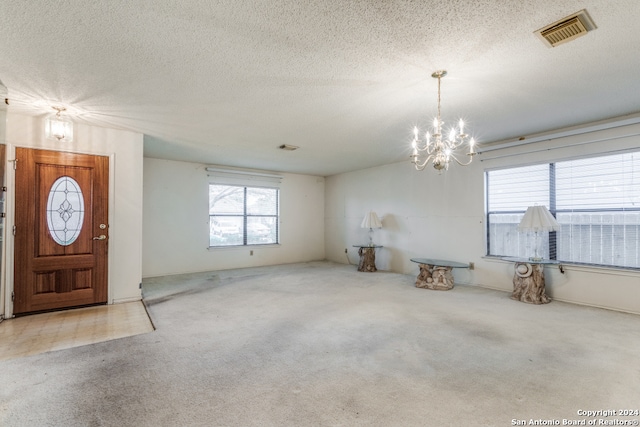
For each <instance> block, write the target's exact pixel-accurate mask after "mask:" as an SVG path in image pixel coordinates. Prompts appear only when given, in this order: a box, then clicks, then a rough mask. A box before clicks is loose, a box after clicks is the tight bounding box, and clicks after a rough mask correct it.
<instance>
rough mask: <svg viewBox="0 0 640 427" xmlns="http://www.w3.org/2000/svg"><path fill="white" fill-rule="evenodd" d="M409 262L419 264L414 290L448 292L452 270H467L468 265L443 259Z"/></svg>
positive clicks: (412, 260) (414, 259)
mask: <svg viewBox="0 0 640 427" xmlns="http://www.w3.org/2000/svg"><path fill="white" fill-rule="evenodd" d="M411 262H415V263H418V264H420V273H419V274H418V278H417V279H416V288H424V289H435V290H439V291H448V290H449V289H452V288H453V273H452V270H453V269H454V268H469V264H465V263H462V262H456V261H447V260H444V259H430V258H411Z"/></svg>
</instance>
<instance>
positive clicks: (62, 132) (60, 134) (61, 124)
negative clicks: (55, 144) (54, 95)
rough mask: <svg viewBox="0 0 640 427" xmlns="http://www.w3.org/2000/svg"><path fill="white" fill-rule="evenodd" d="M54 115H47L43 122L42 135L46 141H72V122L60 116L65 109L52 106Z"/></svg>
mask: <svg viewBox="0 0 640 427" xmlns="http://www.w3.org/2000/svg"><path fill="white" fill-rule="evenodd" d="M51 108H53V109H54V110H56V112H55V113H53V114H51V115H49V116H48V117H47V118H46V120H45V122H44V133H45V136H46V137H47V139H55V140H57V141H59V142H71V141H73V122H72V121H71V119H69V118H68V117H66V116H63V115H62V112H63V111H66V110H67V109H66V108H65V107H59V106H52V107H51Z"/></svg>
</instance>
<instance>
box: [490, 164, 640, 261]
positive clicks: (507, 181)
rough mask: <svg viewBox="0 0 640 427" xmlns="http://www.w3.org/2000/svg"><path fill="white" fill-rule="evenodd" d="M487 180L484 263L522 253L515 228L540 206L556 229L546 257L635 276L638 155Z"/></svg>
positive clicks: (502, 173)
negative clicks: (486, 258) (621, 270)
mask: <svg viewBox="0 0 640 427" xmlns="http://www.w3.org/2000/svg"><path fill="white" fill-rule="evenodd" d="M486 180H487V224H488V229H487V237H488V238H487V245H488V249H487V253H488V254H489V255H498V256H504V255H509V256H523V255H524V254H526V253H527V248H526V244H527V243H526V239H524V236H522V235H521V233H518V231H517V224H518V223H519V222H520V219H521V218H522V215H523V214H524V211H525V210H526V208H527V206H532V205H535V204H538V205H545V206H547V207H548V208H549V210H550V211H551V213H552V214H553V215H554V216H555V217H556V219H557V220H558V222H559V223H560V226H561V229H560V231H558V232H557V233H552V234H551V238H550V239H549V240H547V241H545V244H546V245H547V248H546V250H547V253H546V256H548V257H551V258H555V259H558V260H559V261H563V262H568V263H569V262H571V263H580V264H592V265H604V266H616V267H629V268H640V152H627V153H616V154H610V155H605V156H598V157H589V158H583V159H576V160H568V161H561V162H555V163H547V164H541V165H533V166H526V167H518V168H510V169H501V170H493V171H487V173H486ZM545 237H546V236H545Z"/></svg>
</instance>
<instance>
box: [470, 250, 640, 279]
mask: <svg viewBox="0 0 640 427" xmlns="http://www.w3.org/2000/svg"><path fill="white" fill-rule="evenodd" d="M482 259H484V260H486V261H489V262H498V263H510V264H512V262H511V261H505V260H503V259H502V257H497V256H492V255H485V256H483V257H482ZM556 265H561V266H562V268H563V269H564V271H581V272H585V273H595V274H613V275H616V276H629V277H637V276H638V275H640V269H638V268H633V267H609V266H604V265H602V266H601V265H584V264H572V263H570V262H561V263H560V264H554V265H553V266H556Z"/></svg>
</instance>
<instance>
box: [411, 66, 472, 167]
mask: <svg viewBox="0 0 640 427" xmlns="http://www.w3.org/2000/svg"><path fill="white" fill-rule="evenodd" d="M446 75H447V72H446V71H445V70H439V71H435V72H434V73H433V74H431V77H433V78H436V79H438V116H437V117H436V118H435V119H433V128H432V130H431V132H428V131H427V133H426V134H425V142H424V145H421V143H420V141H419V139H418V127H417V126H416V127H414V128H413V142H412V143H411V147H412V148H413V153H412V154H411V163H413V164H414V166H415V168H416V170H420V171H421V170H424V168H426V167H427V164H429V161H431V162H432V163H433V167H434V168H435V169H437V170H438V171H440V172H442V169H444V170H447V169H449V162H450V161H451V159H453V160H455V161H456V163H458V164H459V165H461V166H467V165H468V164H470V163H471V161H472V160H473V156H475V155H476V154H477V153H476V151H475V140H474V139H473V138H471V139H470V140H469V142H468V145H469V151H468V152H467V153H466V154H467V156H469V161H468V162H466V163H464V162H461V161H460V160H458V158H457V157H456V154H458V155H460V153H457V152H456V150H458V149H459V148H460V147H461V146H462V145H463V144H465V143H466V142H467V138H468V137H469V135H467V134H466V133H464V122H463V121H462V119H460V121H459V122H458V127H452V128H451V129H450V131H449V136H448V137H447V138H443V136H442V130H443V125H444V122H443V121H442V119H440V79H441V78H443V77H444V76H446Z"/></svg>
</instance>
